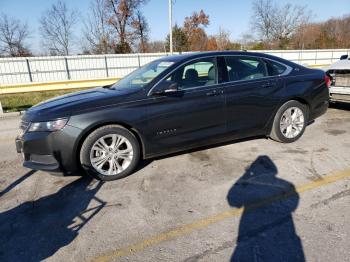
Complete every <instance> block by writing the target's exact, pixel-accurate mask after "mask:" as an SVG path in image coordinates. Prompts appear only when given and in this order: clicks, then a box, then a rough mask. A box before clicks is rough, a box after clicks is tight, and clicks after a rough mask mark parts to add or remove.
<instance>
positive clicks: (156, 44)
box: [148, 41, 166, 53]
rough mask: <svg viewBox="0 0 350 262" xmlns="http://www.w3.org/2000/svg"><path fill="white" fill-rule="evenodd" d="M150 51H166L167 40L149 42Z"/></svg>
mask: <svg viewBox="0 0 350 262" xmlns="http://www.w3.org/2000/svg"><path fill="white" fill-rule="evenodd" d="M148 52H151V53H160V52H166V42H164V41H152V42H149V43H148Z"/></svg>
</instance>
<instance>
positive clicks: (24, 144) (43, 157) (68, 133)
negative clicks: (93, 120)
mask: <svg viewBox="0 0 350 262" xmlns="http://www.w3.org/2000/svg"><path fill="white" fill-rule="evenodd" d="M80 134H81V130H80V129H78V128H75V127H72V126H68V125H67V126H65V127H64V128H63V129H62V130H60V131H56V132H32V133H28V132H26V133H24V134H23V135H21V136H18V137H17V138H16V141H15V142H16V149H17V152H18V153H21V154H22V155H23V166H24V167H27V168H30V169H34V170H42V171H46V172H49V173H52V174H54V175H70V174H72V173H74V172H75V171H77V170H78V166H79V165H78V164H77V158H76V148H77V146H76V145H77V141H78V138H79V136H80Z"/></svg>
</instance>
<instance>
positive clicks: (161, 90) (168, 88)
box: [152, 81, 179, 95]
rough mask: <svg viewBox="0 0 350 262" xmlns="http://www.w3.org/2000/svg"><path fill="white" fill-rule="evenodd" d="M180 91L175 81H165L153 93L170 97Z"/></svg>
mask: <svg viewBox="0 0 350 262" xmlns="http://www.w3.org/2000/svg"><path fill="white" fill-rule="evenodd" d="M178 91H179V86H178V84H177V83H176V82H173V81H164V82H162V83H160V84H159V85H158V86H157V87H156V90H154V91H153V93H152V94H153V95H168V94H169V95H170V94H175V93H177V92H178Z"/></svg>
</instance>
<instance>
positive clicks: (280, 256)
mask: <svg viewBox="0 0 350 262" xmlns="http://www.w3.org/2000/svg"><path fill="white" fill-rule="evenodd" d="M277 174H278V170H277V167H276V165H275V164H274V163H273V162H272V160H271V159H270V158H269V157H268V156H259V157H258V158H257V159H256V160H255V161H254V162H253V163H252V164H251V165H250V167H248V168H247V169H246V172H245V173H244V174H243V176H242V177H241V178H240V179H239V180H238V181H237V182H236V183H235V184H234V185H233V186H232V188H231V189H230V190H229V192H228V195H227V201H228V203H229V204H230V206H232V207H236V208H243V214H242V216H241V219H240V224H239V229H238V237H237V241H236V247H235V249H234V252H233V254H232V257H231V261H247V262H250V261H252V262H256V261H272V262H274V261H293V262H297V261H305V256H304V251H303V247H302V242H301V240H300V238H299V236H298V235H297V233H296V231H295V226H294V222H293V216H292V213H293V212H294V211H295V210H296V208H297V207H298V203H299V195H298V193H297V192H296V191H295V187H294V185H293V184H292V183H290V182H288V181H286V180H283V179H281V178H278V177H277Z"/></svg>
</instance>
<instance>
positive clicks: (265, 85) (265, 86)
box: [261, 82, 276, 88]
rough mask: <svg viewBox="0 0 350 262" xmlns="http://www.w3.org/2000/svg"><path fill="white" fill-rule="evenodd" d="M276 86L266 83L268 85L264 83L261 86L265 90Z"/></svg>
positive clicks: (272, 83) (273, 83)
mask: <svg viewBox="0 0 350 262" xmlns="http://www.w3.org/2000/svg"><path fill="white" fill-rule="evenodd" d="M275 86H276V83H275V82H266V83H263V84H262V85H261V87H263V88H271V87H275Z"/></svg>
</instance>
